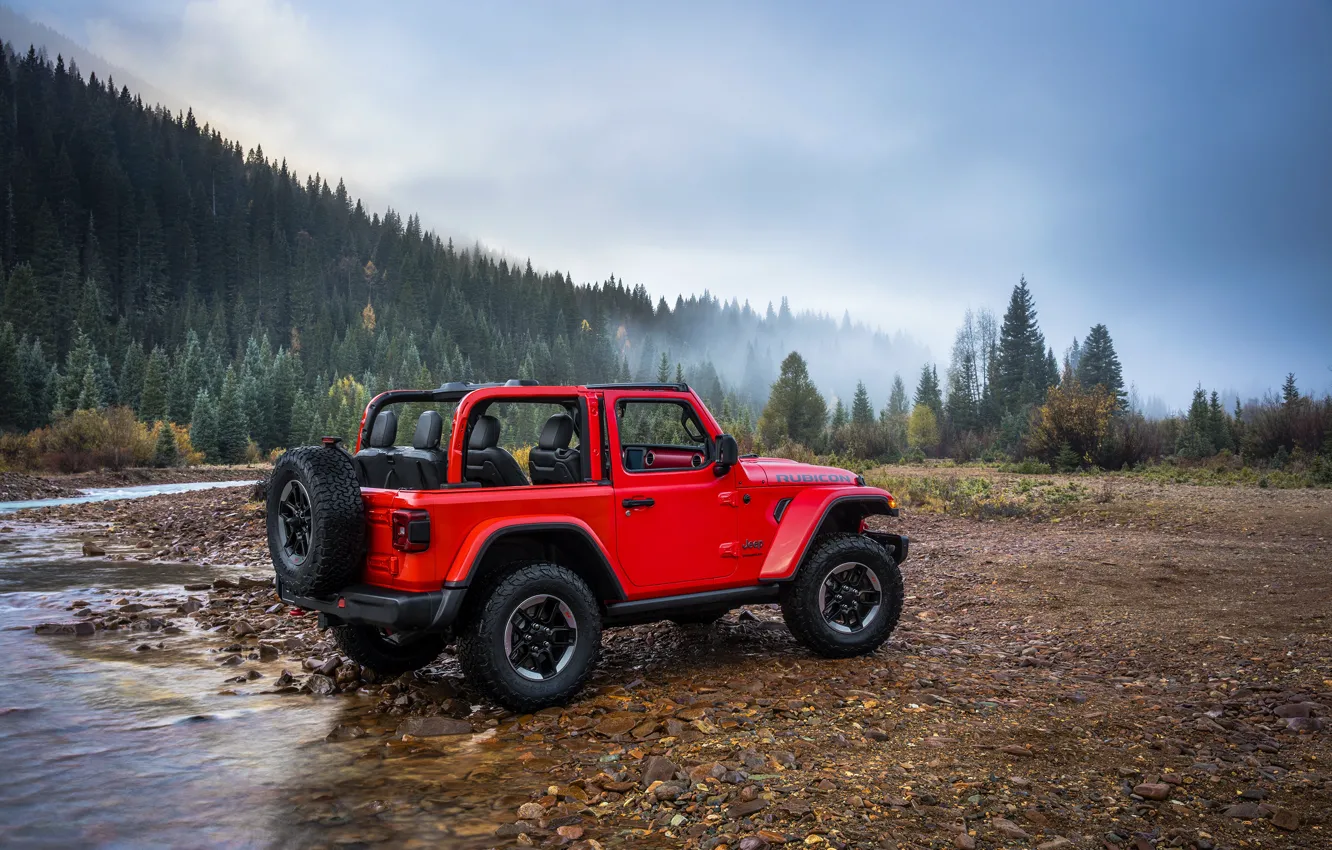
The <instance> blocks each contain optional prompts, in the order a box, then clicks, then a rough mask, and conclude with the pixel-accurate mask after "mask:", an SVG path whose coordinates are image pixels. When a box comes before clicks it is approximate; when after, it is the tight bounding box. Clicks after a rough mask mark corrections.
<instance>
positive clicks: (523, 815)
mask: <svg viewBox="0 0 1332 850" xmlns="http://www.w3.org/2000/svg"><path fill="white" fill-rule="evenodd" d="M545 816H546V810H545V808H543V807H542V805H541V804H540V803H523V804H522V805H521V806H519V807H518V819H519V820H531V821H535V820H541V819H542V818H544V817H545Z"/></svg>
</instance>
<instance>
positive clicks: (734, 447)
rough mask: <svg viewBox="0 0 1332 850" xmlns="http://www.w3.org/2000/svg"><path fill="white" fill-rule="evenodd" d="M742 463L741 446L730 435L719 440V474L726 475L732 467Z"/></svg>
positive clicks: (720, 437)
mask: <svg viewBox="0 0 1332 850" xmlns="http://www.w3.org/2000/svg"><path fill="white" fill-rule="evenodd" d="M739 462H740V444H739V443H737V442H736V441H735V437H732V436H731V435H730V434H722V435H721V436H719V437H718V438H717V466H716V469H717V474H718V475H725V474H726V473H727V472H728V471H729V470H730V469H731V467H732V466H735V465H736V464H737V463H739Z"/></svg>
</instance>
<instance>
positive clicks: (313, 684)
mask: <svg viewBox="0 0 1332 850" xmlns="http://www.w3.org/2000/svg"><path fill="white" fill-rule="evenodd" d="M305 684H306V687H308V688H309V689H310V693H312V694H319V695H320V696H329V695H331V694H335V693H337V692H338V684H337V682H334V681H333V680H332V679H330V678H329V677H327V676H324V675H322V674H320V673H313V674H311V676H310V678H309V680H308V681H307V682H306V683H305Z"/></svg>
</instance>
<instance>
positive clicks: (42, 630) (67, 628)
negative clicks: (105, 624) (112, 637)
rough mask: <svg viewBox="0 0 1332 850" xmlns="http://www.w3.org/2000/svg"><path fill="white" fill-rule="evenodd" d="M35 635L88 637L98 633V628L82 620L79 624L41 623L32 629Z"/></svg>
mask: <svg viewBox="0 0 1332 850" xmlns="http://www.w3.org/2000/svg"><path fill="white" fill-rule="evenodd" d="M32 631H33V633H34V634H39V635H77V636H78V637H87V636H88V635H91V634H92V633H93V632H95V631H97V627H96V626H94V625H93V624H92V623H90V622H88V621H86V620H81V621H79V622H77V623H39V624H38V625H36V626H34V627H33V629H32Z"/></svg>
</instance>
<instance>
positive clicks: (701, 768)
mask: <svg viewBox="0 0 1332 850" xmlns="http://www.w3.org/2000/svg"><path fill="white" fill-rule="evenodd" d="M725 775H726V765H724V764H722V763H721V762H716V761H713V762H705V763H703V764H698V765H694V766H693V767H692V768H690V769H689V784H690V785H702V784H704V783H706V782H707V781H708V779H721V778H722V777H723V776H725Z"/></svg>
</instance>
